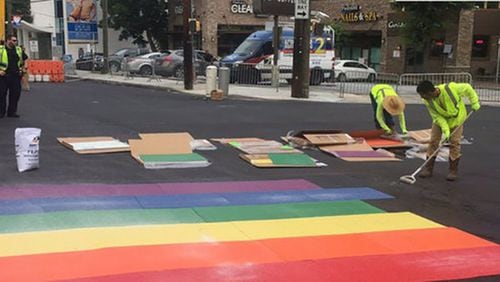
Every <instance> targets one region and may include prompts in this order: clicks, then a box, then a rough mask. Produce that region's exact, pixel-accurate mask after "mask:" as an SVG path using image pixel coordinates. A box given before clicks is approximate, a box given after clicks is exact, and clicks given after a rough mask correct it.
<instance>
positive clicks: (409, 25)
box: [394, 2, 473, 51]
mask: <svg viewBox="0 0 500 282" xmlns="http://www.w3.org/2000/svg"><path fill="white" fill-rule="evenodd" d="M394 5H395V7H397V8H401V10H402V11H404V12H405V16H406V20H405V27H404V28H403V40H404V41H405V43H406V44H408V45H409V46H412V47H413V48H415V49H416V50H419V51H422V50H424V49H425V48H426V47H427V46H428V44H429V43H430V42H431V40H432V39H433V38H435V36H436V35H437V34H438V33H439V32H443V31H446V29H447V27H448V26H449V25H450V24H451V23H453V21H455V22H456V21H457V19H458V15H459V12H460V10H462V9H470V8H472V7H473V4H472V3H463V2H432V3H424V2H418V3H404V2H401V3H396V4H394Z"/></svg>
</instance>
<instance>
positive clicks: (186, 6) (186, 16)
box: [182, 0, 193, 90]
mask: <svg viewBox="0 0 500 282" xmlns="http://www.w3.org/2000/svg"><path fill="white" fill-rule="evenodd" d="M191 9H192V7H191V0H183V11H182V15H183V22H184V36H183V37H184V38H183V41H184V89H186V90H192V89H193V35H192V30H191V28H190V27H191V25H190V19H191Z"/></svg>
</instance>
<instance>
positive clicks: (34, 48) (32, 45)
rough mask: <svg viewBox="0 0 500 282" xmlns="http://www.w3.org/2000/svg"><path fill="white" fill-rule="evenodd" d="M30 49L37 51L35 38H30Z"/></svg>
mask: <svg viewBox="0 0 500 282" xmlns="http://www.w3.org/2000/svg"><path fill="white" fill-rule="evenodd" d="M29 43H30V51H31V52H33V53H38V41H37V40H30V41H29Z"/></svg>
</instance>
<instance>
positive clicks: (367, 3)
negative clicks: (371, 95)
mask: <svg viewBox="0 0 500 282" xmlns="http://www.w3.org/2000/svg"><path fill="white" fill-rule="evenodd" d="M391 2H393V1H388V0H357V1H352V0H343V1H333V0H316V1H311V8H312V10H314V11H321V12H323V13H325V14H327V15H329V17H330V21H331V22H332V23H333V25H334V27H336V29H337V30H338V34H337V35H338V36H337V42H336V44H335V45H336V46H335V49H336V55H337V58H338V59H353V60H360V61H363V62H365V63H367V64H368V65H370V66H371V67H373V68H375V69H376V70H377V71H379V72H387V73H405V72H461V71H466V72H471V73H473V74H485V75H487V74H492V73H494V70H495V69H496V61H497V50H498V48H499V45H498V43H499V42H498V40H499V37H500V6H499V5H500V4H499V3H498V2H495V3H494V4H491V3H490V2H478V3H476V4H477V7H476V9H473V10H464V11H462V12H460V13H459V14H456V15H446V16H448V17H451V18H452V19H451V22H452V24H451V25H450V26H449V27H448V28H447V30H445V31H443V32H442V34H439V35H436V38H434V39H433V40H432V42H429V48H428V49H427V50H425V51H424V52H418V51H416V50H414V49H413V48H411V46H406V45H405V43H404V42H403V39H402V37H401V29H402V27H403V26H404V14H403V13H402V12H401V11H399V10H396V9H394V8H393V6H392V5H391ZM192 3H193V7H192V11H193V17H196V18H197V19H198V20H200V22H201V32H199V33H197V34H196V35H195V38H194V42H195V47H196V48H199V49H204V50H206V51H208V52H210V53H212V54H214V55H218V56H224V55H227V54H230V53H231V52H232V51H234V49H236V47H237V46H238V45H239V44H240V43H241V42H242V41H243V40H244V39H245V38H246V37H247V36H248V35H250V34H251V33H252V32H253V31H255V30H261V29H264V28H265V27H266V25H267V26H268V27H269V24H270V23H272V21H273V19H272V17H271V16H256V15H254V14H253V10H252V0H210V1H208V0H193V1H192ZM182 11H183V6H182V0H170V1H169V17H170V18H169V21H170V23H169V30H170V39H171V40H170V42H171V43H170V44H171V46H170V47H171V48H182V30H183V26H182ZM280 21H281V22H290V23H292V22H293V19H290V18H289V17H280Z"/></svg>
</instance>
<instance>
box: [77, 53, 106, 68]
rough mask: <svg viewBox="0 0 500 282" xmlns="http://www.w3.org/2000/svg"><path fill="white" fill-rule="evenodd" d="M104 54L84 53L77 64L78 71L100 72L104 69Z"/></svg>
mask: <svg viewBox="0 0 500 282" xmlns="http://www.w3.org/2000/svg"><path fill="white" fill-rule="evenodd" d="M102 60H103V54H102V53H91V52H87V53H84V54H83V56H81V57H80V58H78V59H77V60H76V62H75V64H76V69H77V70H100V69H101V67H102Z"/></svg>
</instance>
